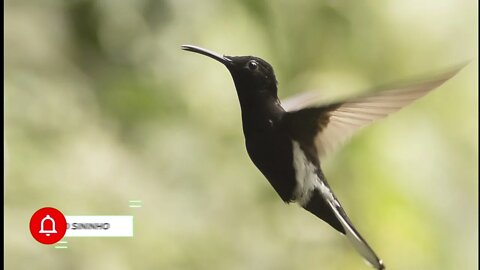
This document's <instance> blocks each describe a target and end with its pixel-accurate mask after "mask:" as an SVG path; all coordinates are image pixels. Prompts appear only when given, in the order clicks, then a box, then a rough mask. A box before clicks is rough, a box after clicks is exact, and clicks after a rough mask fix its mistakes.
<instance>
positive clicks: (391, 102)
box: [287, 66, 463, 157]
mask: <svg viewBox="0 0 480 270" xmlns="http://www.w3.org/2000/svg"><path fill="white" fill-rule="evenodd" d="M461 68H463V66H462V67H460V68H456V69H454V70H452V71H450V72H447V73H444V74H442V75H440V76H438V77H436V79H433V80H429V81H424V82H420V83H417V84H412V85H409V86H405V87H398V88H394V89H389V90H383V91H376V92H375V93H373V94H368V95H364V96H360V97H357V98H352V99H348V100H345V101H343V102H337V103H333V104H330V105H324V106H319V107H309V108H303V109H298V106H293V107H296V109H298V110H296V111H292V112H289V113H288V114H287V118H289V122H292V121H295V120H296V119H297V120H299V119H300V118H302V117H303V118H305V114H308V115H309V118H310V119H315V120H316V121H315V123H314V124H316V125H317V126H316V133H315V134H314V143H315V146H316V148H317V151H318V154H319V155H320V156H321V157H324V156H325V155H326V154H327V153H329V152H331V151H333V150H334V149H335V148H336V147H337V146H338V145H340V144H341V143H343V142H345V141H346V140H347V139H348V138H350V137H351V136H352V135H353V134H354V133H355V132H356V131H358V130H359V129H361V128H363V127H365V126H367V125H369V124H370V123H372V122H374V121H375V120H378V119H381V118H384V117H386V116H387V115H389V114H391V113H393V112H396V111H398V110H400V109H401V108H403V107H405V106H406V105H408V104H410V103H412V102H413V101H415V100H417V99H418V98H420V97H422V96H424V95H426V94H427V93H428V92H430V91H431V90H433V89H435V88H437V87H439V86H440V85H442V84H443V83H444V82H446V81H447V80H449V79H450V78H452V77H453V76H454V75H455V74H456V73H457V72H458V71H460V70H461ZM301 103H309V102H306V101H304V100H302V102H301ZM297 116H298V117H297ZM294 126H297V125H294ZM291 127H293V126H291Z"/></svg>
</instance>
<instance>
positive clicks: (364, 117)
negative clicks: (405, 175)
mask: <svg viewBox="0 0 480 270" xmlns="http://www.w3.org/2000/svg"><path fill="white" fill-rule="evenodd" d="M182 49H183V50H187V51H191V52H195V53H199V54H203V55H206V56H208V57H210V58H213V59H215V60H217V61H219V62H220V63H222V64H224V65H225V66H226V67H227V69H228V70H229V71H230V73H231V75H232V77H233V81H234V83H235V87H236V90H237V95H238V99H239V100H240V107H241V114H242V124H243V133H244V136H245V144H246V147H247V152H248V155H249V156H250V159H251V160H252V161H253V163H254V164H255V166H256V167H257V168H258V169H259V170H260V171H261V172H262V174H263V175H264V176H265V177H266V178H267V180H268V181H269V182H270V184H271V185H272V186H273V188H274V189H275V191H276V192H277V193H278V195H279V196H280V198H281V199H282V200H283V201H284V202H286V203H290V202H297V203H298V204H299V205H300V206H302V207H303V208H304V209H306V210H307V211H309V212H311V213H312V214H314V215H315V216H317V217H319V218H320V219H322V220H324V221H325V222H327V223H328V224H330V225H331V226H332V227H333V228H335V229H336V230H337V231H339V232H341V233H342V234H344V235H346V236H347V238H348V239H349V240H350V241H351V243H352V244H353V246H354V247H355V249H356V250H357V251H358V252H359V253H360V254H361V255H362V256H363V258H365V259H366V260H367V261H368V262H369V263H370V264H371V265H372V266H373V267H375V268H376V269H385V266H384V264H383V262H382V260H381V259H380V258H379V257H378V256H377V255H376V254H375V252H374V251H373V249H372V248H371V247H370V246H369V245H368V243H367V242H366V241H365V240H364V238H363V237H362V236H361V235H360V234H359V233H358V231H357V230H356V229H355V227H354V226H353V224H352V222H351V221H350V219H349V218H348V216H347V214H346V213H345V211H344V210H343V208H342V206H341V204H340V202H339V201H338V200H337V198H336V196H335V195H334V193H333V192H332V190H331V188H330V186H329V185H328V183H327V180H326V178H325V176H324V174H323V172H322V169H321V167H320V158H321V157H323V156H325V154H326V153H327V152H329V151H331V150H332V148H334V147H335V146H336V145H337V144H339V143H341V142H343V141H345V140H346V139H347V138H349V137H350V136H351V135H352V134H353V133H354V132H355V131H357V130H358V129H360V128H362V127H364V126H366V125H368V124H369V123H371V122H373V121H375V120H377V119H380V118H383V117H385V116H387V115H388V114H390V113H392V112H395V111H398V110H399V109H401V108H402V107H404V106H406V105H408V104H410V103H411V102H413V101H414V100H416V99H418V98H420V97H422V96H424V95H425V94H427V93H428V92H429V91H431V90H433V89H434V88H436V87H438V86H440V85H441V84H443V83H444V82H445V81H447V80H448V79H450V78H451V77H453V76H454V75H455V74H456V73H457V72H458V71H459V70H460V69H455V70H453V71H450V72H448V73H445V74H443V75H441V76H438V77H437V78H436V79H433V80H430V81H425V82H421V83H417V84H413V85H409V86H406V87H400V88H394V89H388V90H384V91H378V92H377V91H376V92H375V93H373V94H367V95H364V96H359V97H356V98H351V99H347V100H345V101H341V102H335V103H331V104H326V105H321V106H312V104H311V102H309V100H311V99H309V98H306V96H303V97H300V98H297V99H296V101H294V102H293V103H291V104H290V106H289V107H290V109H287V110H286V109H285V108H284V107H282V105H281V103H280V100H279V98H278V96H277V80H276V78H275V74H274V72H273V68H272V66H271V65H270V64H268V63H267V62H266V61H264V60H263V59H261V58H258V57H254V56H224V55H220V54H217V53H214V52H211V51H209V50H206V49H203V48H200V47H197V46H191V45H183V46H182Z"/></svg>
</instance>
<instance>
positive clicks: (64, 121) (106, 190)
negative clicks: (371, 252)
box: [4, 0, 478, 270]
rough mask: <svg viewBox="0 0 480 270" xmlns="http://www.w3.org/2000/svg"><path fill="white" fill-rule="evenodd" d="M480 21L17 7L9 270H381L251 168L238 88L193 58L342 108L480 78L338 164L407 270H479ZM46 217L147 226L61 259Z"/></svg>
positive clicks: (284, 9) (298, 6)
mask: <svg viewBox="0 0 480 270" xmlns="http://www.w3.org/2000/svg"><path fill="white" fill-rule="evenodd" d="M477 5H478V4H477V2H476V1H473V0H464V1H456V0H440V1H438V0H435V1H434V0H430V1H412V0H409V1H394V0H388V1H334V0H331V1H306V0H302V1H287V0H282V1H259V0H248V1H220V0H216V1H215V0H213V1H184V0H180V1H179V0H168V1H166V0H140V1H118V0H104V1H87V0H74V1H54V0H47V1H33V0H29V1H28V0H9V1H6V3H5V4H4V7H5V13H4V15H5V28H4V29H5V37H4V45H5V51H4V55H5V63H4V67H5V71H4V75H5V79H4V87H5V92H4V97H5V103H4V105H5V109H4V112H5V118H4V120H5V132H4V136H5V147H6V151H5V154H4V155H5V161H4V163H5V165H6V171H5V173H4V175H5V182H4V187H5V201H4V210H5V215H4V233H5V242H4V247H5V251H4V256H5V259H6V262H5V267H6V269H12V270H13V269H15V270H23V269H28V270H31V269H49V270H52V269H53V270H56V269H72V270H76V269H114V270H123V269H208V270H211V269H369V268H368V266H366V265H364V263H363V262H362V260H361V259H360V257H359V256H358V255H357V254H356V252H355V251H354V249H353V248H352V246H351V245H350V244H349V243H348V242H347V241H346V239H344V238H343V237H341V235H339V234H338V233H336V232H335V231H334V230H333V229H331V228H330V227H329V226H328V225H326V224H325V223H323V222H322V221H320V220H317V219H316V218H315V217H313V215H310V214H308V213H307V212H304V211H303V210H301V209H300V208H298V207H296V206H293V205H292V206H286V205H284V204H283V203H282V202H281V200H280V199H279V198H278V196H277V195H276V194H275V193H274V191H273V189H272V188H271V187H270V186H269V184H268V183H267V181H266V180H265V179H264V178H263V176H262V175H261V174H260V173H259V172H258V171H257V170H256V169H255V168H254V166H253V165H252V163H251V162H250V160H249V159H248V156H247V155H246V151H245V149H244V145H243V137H242V130H241V122H240V112H239V106H238V101H237V100H236V94H235V90H234V87H233V83H232V81H231V78H230V75H229V74H228V72H227V70H226V69H225V68H224V67H223V66H221V65H220V64H218V63H216V62H215V61H212V60H210V59H207V58H205V57H202V56H199V55H194V54H191V53H187V52H184V51H181V50H180V48H179V46H180V45H181V44H195V45H200V46H205V47H206V48H209V49H212V50H216V51H218V52H220V53H225V54H227V55H245V54H247V55H257V56H260V57H262V58H264V59H266V60H267V61H269V62H270V63H271V64H272V65H273V66H274V67H275V70H276V73H277V78H278V80H279V87H280V95H281V96H282V97H286V96H288V95H291V94H294V93H299V92H301V91H304V90H316V91H321V93H322V95H324V96H325V98H326V99H336V98H341V97H345V96H348V95H352V94H356V93H360V91H362V90H364V89H368V88H370V87H372V86H376V85H381V84H386V83H391V82H397V81H399V80H400V81H401V80H405V79H409V78H416V75H429V74H434V73H435V72H437V71H442V70H443V69H445V68H448V67H450V66H452V65H456V64H459V63H461V62H463V61H465V60H469V59H474V61H472V62H471V63H470V64H469V65H468V66H467V67H466V68H465V69H464V70H463V71H461V72H460V73H459V74H458V75H457V76H456V77H455V78H453V79H452V80H451V81H449V82H448V83H446V84H445V85H444V86H442V87H441V88H439V89H438V90H436V91H434V92H433V93H432V94H430V95H428V96H427V97H425V98H423V99H422V100H420V101H419V102H416V103H415V104H414V105H412V106H410V107H408V108H407V109H404V110H402V111H401V112H399V113H397V114H395V115H393V116H391V117H389V118H387V119H385V120H383V121H382V122H379V123H377V124H375V125H373V126H371V127H370V128H369V129H366V130H364V131H363V132H361V133H360V134H358V135H357V136H356V137H355V138H354V139H352V141H351V142H350V143H348V144H347V145H345V146H344V147H343V148H342V149H341V150H339V151H338V152H337V153H336V154H334V155H332V156H330V158H329V159H328V160H325V161H323V165H324V170H325V173H326V175H327V178H328V179H329V181H330V184H331V186H332V187H333V188H334V190H336V192H337V195H338V197H339V198H340V200H341V201H342V202H343V204H344V206H345V208H346V210H347V212H348V213H349V214H350V216H351V219H352V220H353V221H354V223H355V224H356V225H357V227H358V229H359V230H360V231H361V232H362V233H363V235H364V236H365V237H366V238H367V239H368V240H369V242H370V244H371V245H372V246H373V247H374V249H375V250H376V251H377V252H378V254H379V255H380V256H381V257H382V258H383V260H384V261H385V263H386V265H387V267H388V268H389V269H437V270H440V269H476V268H477V267H478V257H477V251H478V250H477V244H478V240H477V237H478V222H477V211H478V208H477V199H478V193H477V188H478V182H477V177H478V172H477V162H478V157H477V155H478V145H477V136H478V126H477V120H478V119H477V110H478V104H477V97H478V92H477V88H478V81H477V77H476V74H477V70H478V62H477V60H476V59H477V53H476V51H475V49H476V47H477V45H478V44H477V30H478V29H477V19H478V16H477V15H478V14H477V13H476V12H477V9H478V6H477ZM131 199H140V200H142V201H143V207H142V208H128V200H131ZM43 206H54V207H57V208H59V209H60V210H62V211H63V212H64V213H65V214H66V215H134V216H135V237H134V238H127V239H122V238H108V239H106V238H68V241H69V244H68V245H69V248H68V249H63V250H58V249H54V248H53V247H51V246H43V245H41V244H38V243H36V242H35V241H34V240H33V238H32V237H31V236H30V233H29V229H28V222H29V219H30V216H31V215H32V214H33V212H34V211H35V210H37V209H38V208H40V207H43Z"/></svg>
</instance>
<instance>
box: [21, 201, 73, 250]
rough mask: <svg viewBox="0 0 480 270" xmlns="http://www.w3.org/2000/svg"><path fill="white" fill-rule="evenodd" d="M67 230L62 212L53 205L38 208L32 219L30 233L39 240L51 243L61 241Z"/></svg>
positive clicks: (46, 243) (47, 243) (43, 242)
mask: <svg viewBox="0 0 480 270" xmlns="http://www.w3.org/2000/svg"><path fill="white" fill-rule="evenodd" d="M66 231H67V220H66V219H65V216H64V215H63V214H62V212H60V211H58V210H57V209H55V208H52V207H44V208H42V209H39V210H37V212H35V213H34V214H33V215H32V218H31V219H30V233H31V234H32V236H33V238H35V240H37V241H38V242H40V243H42V244H45V245H51V244H55V243H56V242H58V241H60V240H61V239H62V238H63V236H64V235H65V232H66Z"/></svg>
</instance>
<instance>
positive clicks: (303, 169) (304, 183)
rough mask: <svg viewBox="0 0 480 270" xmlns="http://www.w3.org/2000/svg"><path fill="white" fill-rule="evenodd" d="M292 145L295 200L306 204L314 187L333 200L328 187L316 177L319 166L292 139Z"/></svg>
mask: <svg viewBox="0 0 480 270" xmlns="http://www.w3.org/2000/svg"><path fill="white" fill-rule="evenodd" d="M292 146H293V168H294V169H295V179H296V180H297V186H296V188H295V192H294V196H295V201H296V202H298V203H299V204H300V205H302V206H304V205H306V204H307V203H308V201H309V200H310V197H311V196H312V192H313V190H315V189H318V190H319V191H320V192H321V193H322V195H323V196H327V197H329V198H331V199H332V200H333V195H332V193H331V191H330V189H329V188H328V187H327V186H326V185H325V184H324V183H323V181H321V180H320V179H319V177H318V170H319V168H317V167H316V166H315V165H314V164H312V162H310V161H309V160H308V159H307V157H306V156H305V153H304V152H303V150H302V149H301V148H300V144H299V143H298V142H296V141H293V140H292Z"/></svg>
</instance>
